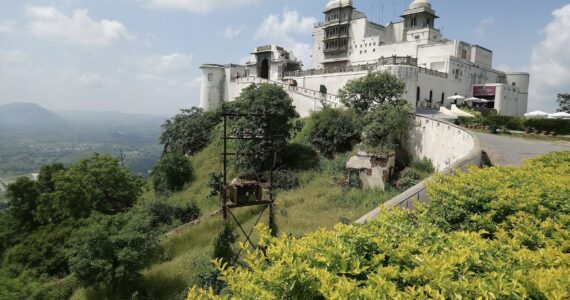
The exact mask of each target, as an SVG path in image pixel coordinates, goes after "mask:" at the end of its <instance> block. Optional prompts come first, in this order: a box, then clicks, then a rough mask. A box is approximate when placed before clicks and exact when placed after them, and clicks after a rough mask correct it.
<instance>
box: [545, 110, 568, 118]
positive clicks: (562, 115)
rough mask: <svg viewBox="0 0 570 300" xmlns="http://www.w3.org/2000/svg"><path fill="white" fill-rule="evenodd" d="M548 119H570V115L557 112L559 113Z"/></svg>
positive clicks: (551, 115)
mask: <svg viewBox="0 0 570 300" xmlns="http://www.w3.org/2000/svg"><path fill="white" fill-rule="evenodd" d="M548 117H549V118H552V119H570V114H569V113H567V112H557V113H554V114H550V115H548Z"/></svg>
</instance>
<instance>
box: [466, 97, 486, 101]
mask: <svg viewBox="0 0 570 300" xmlns="http://www.w3.org/2000/svg"><path fill="white" fill-rule="evenodd" d="M481 100H482V99H479V98H476V97H471V98H467V99H465V101H470V102H471V101H472V102H481Z"/></svg>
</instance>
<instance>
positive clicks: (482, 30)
mask: <svg viewBox="0 0 570 300" xmlns="http://www.w3.org/2000/svg"><path fill="white" fill-rule="evenodd" d="M494 24H495V17H493V16H490V17H487V18H485V19H483V20H481V21H479V24H478V25H477V27H476V28H475V33H476V34H477V36H478V37H479V38H481V39H482V38H484V37H485V35H486V34H487V30H488V29H489V28H490V27H491V26H493V25H494Z"/></svg>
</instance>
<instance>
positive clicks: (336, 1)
mask: <svg viewBox="0 0 570 300" xmlns="http://www.w3.org/2000/svg"><path fill="white" fill-rule="evenodd" d="M347 6H352V0H331V1H329V3H327V6H326V10H327V11H328V10H331V9H335V8H339V7H347Z"/></svg>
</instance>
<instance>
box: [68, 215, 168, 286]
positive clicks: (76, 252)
mask: <svg viewBox="0 0 570 300" xmlns="http://www.w3.org/2000/svg"><path fill="white" fill-rule="evenodd" d="M81 223H82V224H81V225H82V226H81V227H80V228H79V229H77V230H75V231H74V232H73V234H72V235H71V237H70V239H69V241H68V245H69V248H68V249H67V251H66V252H67V253H66V256H67V260H68V262H69V267H70V270H71V272H72V273H73V274H74V275H75V277H76V278H77V279H78V280H79V282H80V283H81V285H82V286H84V287H101V286H106V287H110V288H112V289H114V290H116V291H120V292H121V295H122V296H123V297H129V296H130V292H132V291H133V288H134V284H136V283H137V282H138V281H139V279H140V276H141V274H140V271H141V270H142V269H143V268H145V267H147V266H148V265H150V263H151V262H152V261H153V260H154V258H155V257H157V255H158V254H159V253H160V250H161V248H160V246H159V244H158V239H157V236H158V232H157V231H156V230H155V229H154V228H153V226H152V218H151V216H150V215H147V214H141V213H133V212H129V213H122V214H117V215H114V216H107V215H102V214H94V215H93V216H91V217H90V218H88V219H84V220H82V222H81Z"/></svg>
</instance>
